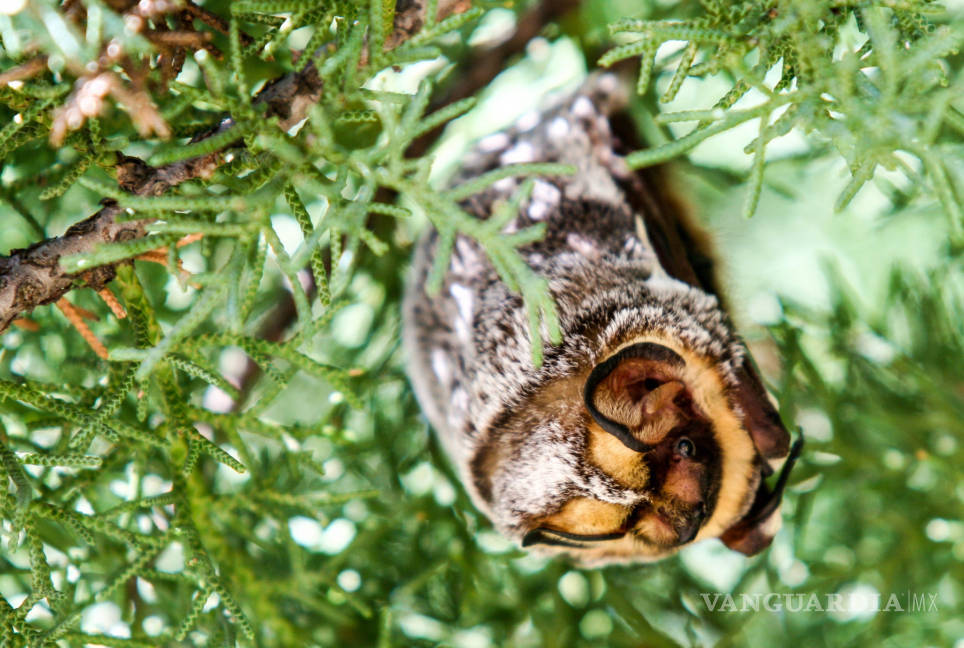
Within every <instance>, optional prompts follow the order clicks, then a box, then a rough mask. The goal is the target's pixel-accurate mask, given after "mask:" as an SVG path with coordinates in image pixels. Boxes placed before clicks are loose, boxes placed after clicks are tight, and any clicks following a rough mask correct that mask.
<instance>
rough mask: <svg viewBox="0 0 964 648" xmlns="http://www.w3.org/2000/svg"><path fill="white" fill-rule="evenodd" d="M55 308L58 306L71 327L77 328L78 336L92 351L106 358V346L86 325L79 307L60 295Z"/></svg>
mask: <svg viewBox="0 0 964 648" xmlns="http://www.w3.org/2000/svg"><path fill="white" fill-rule="evenodd" d="M57 308H59V309H60V312H61V313H63V314H64V316H65V317H66V318H67V321H69V322H70V323H71V324H72V325H73V327H74V328H75V329H77V332H78V333H80V336H81V337H82V338H84V340H86V342H87V344H89V345H90V348H91V349H93V350H94V353H96V354H97V355H98V356H99V357H101V358H103V359H104V360H106V359H107V347H105V346H104V343H103V342H101V341H100V340H99V339H98V338H97V336H96V335H94V332H93V331H91V330H90V327H89V326H87V322H85V321H84V313H83V312H82V311H81V309H79V308H78V307H76V306H74V305H73V304H71V303H70V302H69V301H67V298H66V297H61V298H60V299H58V300H57Z"/></svg>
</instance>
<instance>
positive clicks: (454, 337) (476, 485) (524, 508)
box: [403, 75, 802, 566]
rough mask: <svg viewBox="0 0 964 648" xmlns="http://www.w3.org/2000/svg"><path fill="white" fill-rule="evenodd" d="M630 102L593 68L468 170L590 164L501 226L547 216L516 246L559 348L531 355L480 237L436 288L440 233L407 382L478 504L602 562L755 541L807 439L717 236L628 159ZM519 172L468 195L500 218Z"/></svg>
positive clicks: (491, 142) (519, 532)
mask: <svg viewBox="0 0 964 648" xmlns="http://www.w3.org/2000/svg"><path fill="white" fill-rule="evenodd" d="M624 103H625V97H624V93H623V92H622V89H621V86H620V83H619V81H618V79H617V78H616V77H614V76H612V75H606V76H601V77H596V78H595V79H593V80H592V81H590V82H589V83H588V84H587V85H586V86H585V87H584V88H583V89H582V90H581V91H579V92H577V93H576V94H575V95H573V96H570V97H569V98H568V99H566V100H565V101H563V102H561V103H559V104H558V105H556V106H555V107H553V108H550V109H547V110H545V111H542V112H540V113H532V114H529V115H525V116H523V117H522V118H521V119H520V120H519V122H518V123H517V124H516V125H515V126H514V127H513V128H511V129H509V130H507V131H504V132H500V133H497V134H495V135H490V136H488V137H486V138H484V139H482V140H481V141H480V142H478V144H477V145H476V146H475V148H474V149H473V150H472V151H471V152H470V153H469V154H468V155H467V156H465V158H464V159H463V162H462V165H461V168H460V170H459V171H458V173H457V176H456V179H455V181H456V182H459V181H466V180H469V179H472V178H475V177H478V176H479V175H481V174H483V173H486V172H488V171H492V170H494V169H498V168H500V167H503V166H505V165H507V164H512V163H518V162H560V163H567V164H571V165H573V166H574V167H575V168H576V169H577V172H576V173H575V174H572V175H565V176H555V177H552V178H542V179H538V180H536V181H535V183H534V184H533V185H532V189H531V193H530V195H529V196H528V198H527V199H526V200H525V201H524V202H523V203H522V205H521V207H520V208H519V210H518V213H517V214H515V215H514V216H513V217H512V218H511V220H510V221H509V222H508V223H507V225H506V226H505V230H504V231H505V232H506V233H509V232H513V231H518V230H520V229H523V228H526V227H530V226H533V225H536V224H538V223H543V224H544V225H545V235H544V237H543V238H542V239H541V240H539V241H536V242H534V243H531V244H528V245H526V246H524V247H521V248H519V252H520V254H521V255H522V257H523V259H524V260H525V262H526V263H527V264H528V265H529V267H530V268H531V269H532V270H533V271H534V272H535V273H536V274H538V275H539V276H541V277H542V278H544V279H545V280H546V282H547V285H548V290H549V292H550V294H551V295H552V297H553V298H554V300H555V303H556V306H557V311H558V317H559V324H560V327H561V330H562V341H561V343H560V344H555V345H554V344H550V343H545V344H544V348H543V354H544V361H543V362H542V364H541V365H540V366H536V365H535V364H534V363H533V360H532V348H531V341H530V334H529V320H528V316H527V312H526V309H525V305H524V302H523V300H522V298H521V297H520V296H519V295H518V294H515V293H513V292H512V291H510V290H509V289H508V287H507V286H506V285H505V283H503V282H502V281H501V280H500V278H499V275H498V274H497V272H496V270H495V268H494V267H493V265H492V263H491V262H490V261H489V259H488V258H487V256H486V253H485V251H484V250H483V249H482V248H481V247H480V246H479V245H478V244H477V243H475V242H474V241H472V240H471V239H469V238H467V237H463V236H459V237H457V238H456V240H455V243H454V246H453V248H452V254H451V260H450V263H449V265H448V267H447V271H446V273H445V276H444V280H443V282H442V287H441V290H439V291H438V292H437V293H436V294H429V293H428V292H427V291H426V288H425V286H426V282H427V279H428V276H429V273H430V269H431V267H432V263H433V259H434V257H435V254H436V252H437V251H438V248H439V236H438V234H437V233H436V232H434V231H430V232H428V233H427V234H426V235H425V236H424V237H423V238H422V239H421V240H420V242H419V243H418V245H417V247H416V251H415V256H414V261H413V274H412V280H411V281H410V282H409V287H408V290H407V293H406V296H405V300H404V304H403V311H404V312H403V320H404V324H403V343H404V346H405V349H406V353H407V369H408V373H409V377H410V380H411V383H412V385H413V388H414V391H415V395H416V397H417V399H418V401H419V403H420V405H421V407H422V410H423V411H424V413H425V415H426V417H427V418H428V420H429V422H430V423H431V425H432V427H433V428H434V429H435V430H436V432H437V433H438V436H439V439H440V440H441V443H442V445H443V447H444V449H445V451H446V453H447V454H448V456H449V457H450V458H451V460H452V462H453V464H454V465H455V466H456V468H457V470H458V473H459V475H460V478H461V480H462V482H463V484H464V485H465V487H466V489H467V490H468V492H469V494H470V496H471V498H472V500H473V502H474V503H475V505H476V506H477V507H478V508H479V509H480V510H481V511H482V512H484V513H485V514H486V515H487V516H488V517H489V518H490V519H491V520H492V522H493V523H494V525H495V526H496V528H497V529H498V530H499V531H500V532H501V533H503V534H504V535H505V536H507V537H508V538H510V539H513V540H515V541H516V542H517V543H519V544H520V545H521V546H522V547H527V548H530V549H532V550H534V551H539V552H541V553H545V554H565V555H568V556H569V557H570V558H572V559H574V560H575V561H577V562H579V563H581V564H583V565H587V566H593V565H595V566H599V565H606V564H610V563H629V562H650V561H655V560H659V559H661V558H664V557H666V556H669V555H672V554H673V553H675V552H676V551H678V550H679V549H680V547H683V546H685V545H687V544H690V543H692V542H697V541H701V540H704V539H708V538H719V539H720V540H721V541H722V542H723V543H725V544H726V546H728V547H730V548H731V549H733V550H736V551H739V552H742V553H744V554H747V555H753V554H756V553H758V552H760V551H762V550H763V549H765V548H766V547H767V546H769V544H770V543H771V541H772V539H773V537H774V535H775V533H776V532H777V530H778V529H779V527H780V524H781V517H780V502H781V499H782V495H783V490H784V487H785V485H786V482H787V478H788V476H789V472H790V469H791V467H792V466H793V464H794V462H795V461H796V458H797V457H798V455H799V454H800V450H801V444H802V437H801V438H799V439H798V440H797V441H796V442H795V443H794V444H793V446H792V447H791V446H790V435H789V433H788V432H787V430H786V428H785V427H784V425H783V423H782V422H781V420H780V417H779V415H778V413H777V411H776V409H775V407H774V405H773V404H772V403H771V401H770V399H769V397H768V395H767V392H766V390H765V388H764V386H763V383H762V381H761V379H760V377H759V374H758V372H757V370H756V369H755V367H754V365H753V363H752V360H751V358H750V357H749V354H748V351H747V349H746V346H745V345H744V343H743V342H742V340H741V339H740V338H739V336H738V335H737V334H736V332H735V331H734V328H733V325H732V323H731V322H730V319H729V317H728V315H727V313H726V311H725V308H724V305H723V303H722V301H721V299H720V296H719V291H718V290H717V288H716V278H715V275H714V272H713V262H712V256H711V255H710V254H709V253H708V241H707V239H706V237H705V235H704V234H702V233H701V232H700V231H698V229H696V228H695V227H694V226H693V224H692V223H691V222H689V220H688V219H687V218H686V217H685V216H684V211H683V210H681V209H680V208H679V207H678V206H677V205H676V204H674V203H673V202H672V200H671V198H670V197H669V196H668V195H667V193H668V192H667V191H666V190H665V188H664V187H663V182H662V180H661V176H660V175H659V173H658V172H647V173H642V172H635V171H632V170H630V169H629V167H628V166H627V165H626V163H625V160H624V156H623V152H624V150H626V148H627V144H628V143H629V142H631V141H632V128H631V126H630V125H629V124H628V119H627V117H626V116H625V115H624V114H622V113H620V112H619V111H618V108H619V107H620V106H622V105H624ZM627 133H628V134H627ZM521 182H522V181H521V180H519V179H516V178H507V179H503V180H500V181H498V182H496V183H495V184H493V185H491V186H490V187H489V188H488V189H486V190H484V191H483V192H481V193H479V194H476V195H474V196H472V197H471V198H469V199H467V200H466V201H464V203H463V204H462V206H463V207H464V208H465V209H466V210H467V211H468V212H469V213H470V214H472V215H474V216H476V217H478V218H481V219H485V218H488V217H490V216H491V215H492V214H493V212H494V211H495V210H496V209H497V208H498V207H499V206H500V205H502V206H504V205H505V204H511V203H507V201H509V200H510V199H511V197H512V196H513V194H514V192H516V191H517V190H518V189H519V186H520V184H521ZM543 338H544V339H545V338H546V335H545V334H544V335H543ZM781 464H782V469H781ZM778 470H780V473H779V475H778V476H777V477H776V478H775V481H774V483H773V484H772V485H768V484H767V477H769V476H770V475H772V474H774V473H775V472H776V471H778ZM771 481H773V480H771Z"/></svg>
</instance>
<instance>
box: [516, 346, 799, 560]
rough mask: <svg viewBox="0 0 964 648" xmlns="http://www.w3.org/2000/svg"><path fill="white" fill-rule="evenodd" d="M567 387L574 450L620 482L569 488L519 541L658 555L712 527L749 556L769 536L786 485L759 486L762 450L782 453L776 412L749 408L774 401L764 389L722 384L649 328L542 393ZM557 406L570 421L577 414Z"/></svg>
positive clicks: (628, 555) (575, 552)
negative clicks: (575, 402) (578, 430)
mask: <svg viewBox="0 0 964 648" xmlns="http://www.w3.org/2000/svg"><path fill="white" fill-rule="evenodd" d="M674 347H675V348H674ZM745 378H746V380H748V381H749V380H751V377H750V376H746V377H745ZM731 382H732V381H731ZM574 390H578V391H579V392H580V393H579V394H570V396H571V397H572V396H575V397H576V398H577V399H579V401H580V402H581V405H582V407H581V410H582V411H581V412H580V413H579V414H581V421H582V430H583V433H584V435H585V442H584V443H583V444H582V448H581V454H582V457H581V460H582V461H583V463H584V464H585V465H586V466H590V467H591V469H595V470H597V471H598V476H599V477H600V478H602V479H605V480H609V481H611V482H612V483H613V484H615V485H616V486H617V489H616V490H612V489H605V488H603V489H596V492H592V491H593V489H592V488H590V489H589V491H588V492H587V491H585V490H583V491H582V492H579V490H578V489H573V496H571V497H568V498H563V499H560V500H557V501H555V502H553V503H552V505H551V512H549V513H548V514H546V515H543V516H539V515H533V516H529V517H528V519H527V521H526V523H525V525H524V526H525V528H526V529H527V530H525V531H524V536H523V545H524V546H530V547H534V548H541V549H544V550H547V551H550V552H561V553H568V554H570V555H572V556H573V557H575V558H576V559H577V560H579V561H580V562H583V563H586V564H597V563H604V562H613V561H648V560H657V559H659V558H663V557H665V556H668V555H670V554H672V553H674V552H675V551H677V550H678V549H679V548H680V547H682V546H683V545H686V544H688V543H691V542H693V541H695V540H702V539H705V538H713V537H722V539H723V541H724V542H726V543H727V545H728V546H730V547H731V548H734V549H737V550H739V551H742V552H743V553H747V554H753V553H757V552H758V551H760V550H762V549H763V548H765V547H766V546H767V545H768V544H769V543H770V540H771V539H772V537H773V535H774V534H775V533H776V531H777V529H778V528H779V511H778V504H779V499H780V492H778V491H779V490H782V485H781V486H779V487H778V489H777V490H775V491H772V492H771V491H769V490H767V488H766V486H765V485H763V481H762V480H763V477H764V476H765V475H766V474H768V473H769V472H770V467H769V465H768V464H767V462H766V460H765V457H764V456H763V453H766V454H768V455H771V456H781V455H785V454H786V436H787V435H786V432H785V430H783V428H782V426H779V425H778V423H777V424H774V421H777V422H778V419H775V418H773V417H775V412H772V411H771V412H767V413H766V416H767V417H768V418H769V421H768V422H769V423H770V424H771V425H772V426H771V427H769V428H767V429H762V428H761V426H760V420H759V419H760V417H759V416H755V415H754V414H753V410H754V409H760V408H761V407H763V408H770V410H772V407H771V406H770V405H769V403H768V402H766V403H765V404H761V403H759V402H754V398H753V397H759V396H762V393H758V392H757V391H756V390H747V389H743V388H741V386H740V385H736V386H734V385H727V384H726V381H725V380H724V379H723V376H722V375H721V374H720V372H719V371H718V369H717V368H716V367H715V366H714V363H713V362H712V361H710V360H708V359H706V358H702V357H700V356H699V355H698V354H695V353H693V352H691V351H688V350H686V349H685V348H681V347H680V346H679V345H678V342H673V341H670V340H667V339H659V338H658V337H655V336H650V339H646V340H645V341H638V340H637V341H634V342H632V343H629V344H626V345H624V346H622V347H620V348H618V349H616V350H614V351H613V352H612V353H611V354H610V355H609V356H608V357H607V358H606V359H605V360H604V361H603V362H601V363H599V364H597V365H596V366H595V367H593V368H592V369H591V371H589V373H588V375H579V376H577V377H575V378H574V379H571V380H565V381H562V382H561V383H559V384H556V385H554V386H553V387H552V388H551V389H550V390H549V392H550V393H551V396H550V397H551V398H554V399H558V398H560V397H563V396H564V393H563V392H565V391H569V392H572V391H574ZM558 411H559V415H560V416H561V417H562V418H564V419H567V420H565V421H564V422H562V424H563V425H566V426H569V427H570V429H571V428H572V427H573V423H574V421H573V420H572V419H571V418H570V417H571V416H572V415H574V414H576V412H573V411H572V410H568V414H567V410H565V409H564V408H562V409H560V410H558ZM754 435H755V436H756V437H758V439H759V441H756V440H755V439H754ZM767 435H769V437H774V435H777V436H778V437H780V438H769V437H768V436H767ZM758 444H759V445H760V446H762V447H763V450H762V451H761V449H760V447H758ZM507 459H508V460H509V461H512V459H510V458H508V457H507ZM787 467H789V466H787ZM561 492H566V489H565V488H563V489H561ZM634 495H635V497H634Z"/></svg>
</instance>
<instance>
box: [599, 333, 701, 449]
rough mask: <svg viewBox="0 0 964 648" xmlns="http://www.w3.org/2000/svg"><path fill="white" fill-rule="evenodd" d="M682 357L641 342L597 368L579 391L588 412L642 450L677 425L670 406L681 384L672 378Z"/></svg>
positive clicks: (674, 410)
mask: <svg viewBox="0 0 964 648" xmlns="http://www.w3.org/2000/svg"><path fill="white" fill-rule="evenodd" d="M685 364H686V363H685V361H684V360H683V358H682V357H681V356H680V355H679V354H678V353H676V352H675V351H673V350H672V349H670V348H669V347H665V346H663V345H661V344H655V343H653V342H642V343H639V344H634V345H632V346H628V347H626V348H624V349H621V350H620V351H619V352H617V353H616V354H615V355H613V356H612V357H610V358H608V359H607V360H606V361H605V362H602V363H600V364H599V365H597V366H596V367H595V368H594V369H593V370H592V373H590V374H589V378H588V379H587V380H586V385H585V388H584V389H583V398H584V399H585V403H586V409H587V410H588V411H589V414H590V415H591V416H592V417H593V419H595V421H596V423H598V424H599V426H600V427H602V428H603V429H604V430H606V431H607V432H609V433H610V434H612V435H614V436H615V437H616V438H618V439H619V440H620V441H621V442H622V443H623V445H625V446H626V447H627V448H630V449H631V450H635V451H637V452H643V451H645V450H648V449H649V448H650V447H651V446H652V445H653V444H656V443H658V442H659V441H660V440H661V439H662V438H663V436H664V435H665V434H666V432H668V431H669V430H670V429H672V428H673V427H674V426H675V425H676V424H678V423H679V417H680V416H682V413H681V412H679V410H678V409H677V408H676V407H675V406H674V404H673V401H674V399H675V398H676V397H677V395H678V394H679V393H680V392H681V391H683V390H685V388H686V386H685V384H684V383H683V382H682V381H680V380H678V379H676V378H675V377H674V376H676V375H678V374H679V373H680V370H681V369H682V368H683V367H684V366H685Z"/></svg>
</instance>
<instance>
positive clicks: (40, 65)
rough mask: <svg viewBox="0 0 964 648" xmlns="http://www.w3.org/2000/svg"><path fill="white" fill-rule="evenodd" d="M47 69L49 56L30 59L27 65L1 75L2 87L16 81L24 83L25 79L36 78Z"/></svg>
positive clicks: (24, 64) (0, 84)
mask: <svg viewBox="0 0 964 648" xmlns="http://www.w3.org/2000/svg"><path fill="white" fill-rule="evenodd" d="M46 69H47V56H46V55H43V56H37V57H36V58H32V59H30V60H29V61H27V62H26V63H21V64H20V65H18V66H17V67H15V68H10V69H9V70H7V71H6V72H4V73H3V74H0V86H5V85H7V84H8V83H12V82H14V81H22V80H23V79H29V78H31V77H35V76H37V75H38V74H40V73H41V72H43V71H44V70H46Z"/></svg>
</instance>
